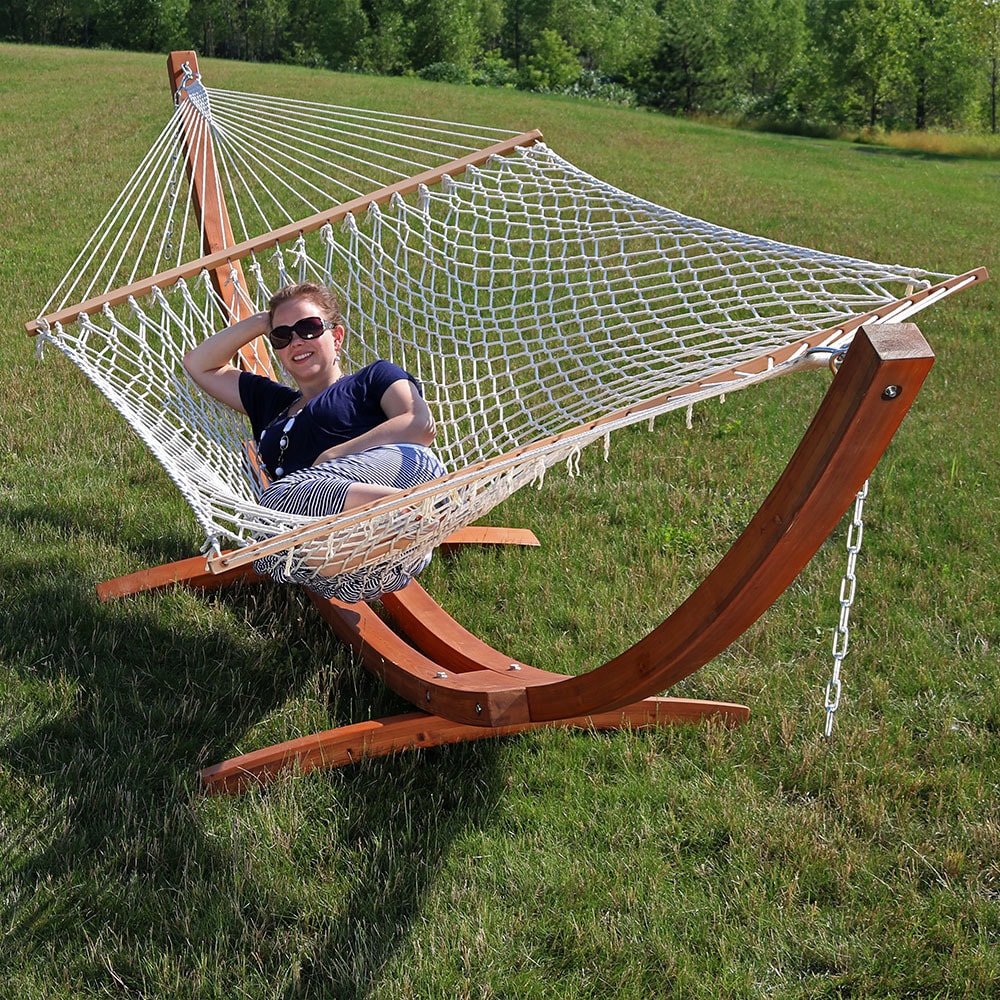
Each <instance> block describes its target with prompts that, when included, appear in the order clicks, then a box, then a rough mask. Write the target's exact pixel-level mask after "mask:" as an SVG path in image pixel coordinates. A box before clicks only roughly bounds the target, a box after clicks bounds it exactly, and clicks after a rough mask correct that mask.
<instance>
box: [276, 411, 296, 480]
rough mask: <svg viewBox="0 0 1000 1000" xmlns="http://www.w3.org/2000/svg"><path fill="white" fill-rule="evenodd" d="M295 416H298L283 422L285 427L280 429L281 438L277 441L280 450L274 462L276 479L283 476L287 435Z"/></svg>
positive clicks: (293, 423) (292, 425) (293, 424)
mask: <svg viewBox="0 0 1000 1000" xmlns="http://www.w3.org/2000/svg"><path fill="white" fill-rule="evenodd" d="M297 416H298V414H297V413H296V414H295V415H294V416H291V417H289V418H288V419H287V420H286V421H285V426H284V427H282V428H281V437H280V438H279V439H278V447H279V448H280V449H281V450H280V451H279V452H278V457H277V458H276V459H275V461H274V475H275V478H276V479H280V478H281V477H282V476H283V475H284V474H285V470H284V468H282V462H283V461H284V459H285V452H286V451H287V449H288V434H289V432H290V431H291V429H292V428H293V427H294V426H295V417H297Z"/></svg>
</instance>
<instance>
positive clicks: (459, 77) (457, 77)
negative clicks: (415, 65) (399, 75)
mask: <svg viewBox="0 0 1000 1000" xmlns="http://www.w3.org/2000/svg"><path fill="white" fill-rule="evenodd" d="M417 76H419V77H420V79H421V80H433V81H434V82H435V83H472V72H471V70H469V69H467V68H466V67H465V66H459V65H458V64H457V63H450V62H436V63H431V64H430V66H425V67H424V68H423V69H421V70H418V71H417Z"/></svg>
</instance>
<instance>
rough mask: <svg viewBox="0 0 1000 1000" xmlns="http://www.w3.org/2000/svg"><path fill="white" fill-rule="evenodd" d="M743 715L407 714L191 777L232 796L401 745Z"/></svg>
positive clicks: (687, 702)
mask: <svg viewBox="0 0 1000 1000" xmlns="http://www.w3.org/2000/svg"><path fill="white" fill-rule="evenodd" d="M749 715H750V710H749V709H748V708H747V707H746V706H745V705H734V704H728V703H726V702H715V701H699V700H693V699H686V698H646V699H645V700H643V701H640V702H637V703H636V704H634V705H627V706H625V707H624V708H619V709H615V710H614V711H611V712H599V713H595V714H592V715H588V716H581V717H578V718H573V719H560V720H559V721H557V722H541V723H524V724H521V725H516V726H501V727H497V728H489V727H485V726H467V725H463V724H462V723H458V722H451V721H449V720H448V719H442V718H441V717H440V716H436V715H428V714H427V713H425V712H408V713H406V714H403V715H394V716H389V717H388V718H385V719H378V720H373V721H370V722H358V723H355V724H354V725H350V726H340V727H338V728H336V729H328V730H326V731H325V732H322V733H314V734H312V735H310V736H302V737H300V738H299V739H295V740H289V741H288V742H287V743H279V744H276V745H275V746H271V747H266V748H265V749H263V750H255V751H252V752H250V753H246V754H243V755H241V756H239V757H233V758H232V759H231V760H227V761H223V762H222V763H221V764H215V765H213V766H212V767H206V768H204V769H203V770H202V771H200V772H199V773H198V777H199V779H200V781H201V786H202V788H203V790H204V791H206V792H208V793H210V794H219V793H225V794H235V793H237V792H242V791H245V790H247V789H249V788H252V787H258V786H262V785H265V784H266V783H267V782H269V781H272V780H273V779H274V778H276V777H278V776H279V775H281V774H288V773H299V774H305V773H306V772H308V771H313V770H316V769H317V768H334V767H343V766H344V765H346V764H354V763H357V762H358V761H361V760H364V759H366V758H375V757H384V756H386V755H388V754H392V753H398V752H402V751H406V750H415V749H427V748H429V747H439V746H445V745H447V744H451V743H464V742H468V741H470V740H482V739H496V738H497V737H501V736H512V735H515V734H517V733H524V732H528V731H530V730H533V729H541V728H545V727H549V728H552V727H555V728H561V729H567V728H569V729H593V730H604V731H606V730H615V729H642V728H648V727H651V726H664V725H675V724H677V723H685V722H686V723H697V722H704V721H706V720H715V721H717V722H719V723H720V724H722V725H726V726H736V725H739V724H740V723H742V722H745V721H746V720H747V719H748V718H749Z"/></svg>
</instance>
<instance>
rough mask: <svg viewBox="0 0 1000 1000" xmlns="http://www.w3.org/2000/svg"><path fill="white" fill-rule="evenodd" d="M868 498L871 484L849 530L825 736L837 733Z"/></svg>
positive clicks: (862, 493)
mask: <svg viewBox="0 0 1000 1000" xmlns="http://www.w3.org/2000/svg"><path fill="white" fill-rule="evenodd" d="M867 496H868V482H867V480H866V481H865V485H864V486H862V487H861V489H860V490H859V491H858V494H857V496H856V497H855V498H854V517H853V518H852V519H851V526H850V527H849V528H848V529H847V569H846V571H845V572H844V578H843V580H841V581H840V621H839V623H838V624H837V628H836V629H835V630H834V633H833V673H832V674H831V676H830V680H829V681H828V682H827V685H826V728H825V731H824V735H826V736H828V737H829V736H830V734H831V733H832V732H833V718H834V715H835V714H836V712H837V709H838V708H839V707H840V694H841V683H840V668H841V665H842V664H843V662H844V657H846V656H847V646H848V642H849V640H850V628H849V624H848V623H849V620H850V617H851V607H852V606H853V605H854V595H855V593H856V592H857V586H858V580H857V577H856V576H855V574H854V570H855V567H856V565H857V561H858V553H859V552H860V551H861V539H862V538H863V536H864V533H865V525H864V520H863V516H862V515H863V514H864V509H865V498H866V497H867Z"/></svg>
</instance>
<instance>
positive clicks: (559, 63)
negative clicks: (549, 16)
mask: <svg viewBox="0 0 1000 1000" xmlns="http://www.w3.org/2000/svg"><path fill="white" fill-rule="evenodd" d="M579 75H580V60H579V59H577V56H576V52H575V50H574V49H572V48H571V47H570V46H569V44H568V43H567V42H566V41H565V40H564V39H563V38H562V36H561V35H560V34H559V32H558V31H553V30H552V29H551V28H544V29H542V32H541V34H540V35H539V36H538V40H537V41H536V42H535V47H534V51H533V52H532V54H531V55H530V56H529V57H528V65H527V68H526V70H525V72H524V80H523V84H522V85H523V86H524V87H526V88H527V89H530V90H560V89H562V88H563V87H568V86H569V85H570V84H571V83H573V81H574V80H576V79H577V77H579Z"/></svg>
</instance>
